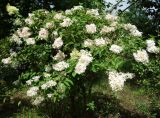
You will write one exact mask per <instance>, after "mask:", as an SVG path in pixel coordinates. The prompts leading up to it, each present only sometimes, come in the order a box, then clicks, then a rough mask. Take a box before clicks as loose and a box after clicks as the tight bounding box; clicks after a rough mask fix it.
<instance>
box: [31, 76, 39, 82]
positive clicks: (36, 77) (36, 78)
mask: <svg viewBox="0 0 160 118" xmlns="http://www.w3.org/2000/svg"><path fill="white" fill-rule="evenodd" d="M40 77H41V76H34V77H32V80H33V81H34V82H37V81H39V79H40Z"/></svg>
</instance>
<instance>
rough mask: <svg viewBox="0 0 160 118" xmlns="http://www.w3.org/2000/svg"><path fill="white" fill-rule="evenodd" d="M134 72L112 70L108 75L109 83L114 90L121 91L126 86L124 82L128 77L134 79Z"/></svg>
mask: <svg viewBox="0 0 160 118" xmlns="http://www.w3.org/2000/svg"><path fill="white" fill-rule="evenodd" d="M133 77H134V74H132V73H122V72H120V73H118V72H116V71H110V72H109V75H108V79H109V85H110V86H111V88H112V90H113V91H120V90H122V89H123V87H124V82H125V81H126V80H127V79H132V78H133Z"/></svg>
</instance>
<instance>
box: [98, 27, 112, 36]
mask: <svg viewBox="0 0 160 118" xmlns="http://www.w3.org/2000/svg"><path fill="white" fill-rule="evenodd" d="M113 31H115V27H108V26H103V28H102V29H101V32H100V33H101V34H106V33H109V32H113Z"/></svg>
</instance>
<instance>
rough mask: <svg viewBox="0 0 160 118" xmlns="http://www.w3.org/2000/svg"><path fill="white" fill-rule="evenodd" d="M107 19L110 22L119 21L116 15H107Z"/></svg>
mask: <svg viewBox="0 0 160 118" xmlns="http://www.w3.org/2000/svg"><path fill="white" fill-rule="evenodd" d="M105 19H106V20H109V21H115V20H117V19H118V17H117V16H114V15H112V14H107V15H106V16H105Z"/></svg>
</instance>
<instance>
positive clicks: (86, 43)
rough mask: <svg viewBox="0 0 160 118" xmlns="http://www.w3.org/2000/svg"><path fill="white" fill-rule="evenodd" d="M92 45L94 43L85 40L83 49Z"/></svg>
mask: <svg viewBox="0 0 160 118" xmlns="http://www.w3.org/2000/svg"><path fill="white" fill-rule="evenodd" d="M93 45H94V41H93V40H91V39H86V40H85V41H84V47H91V46H93Z"/></svg>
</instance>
